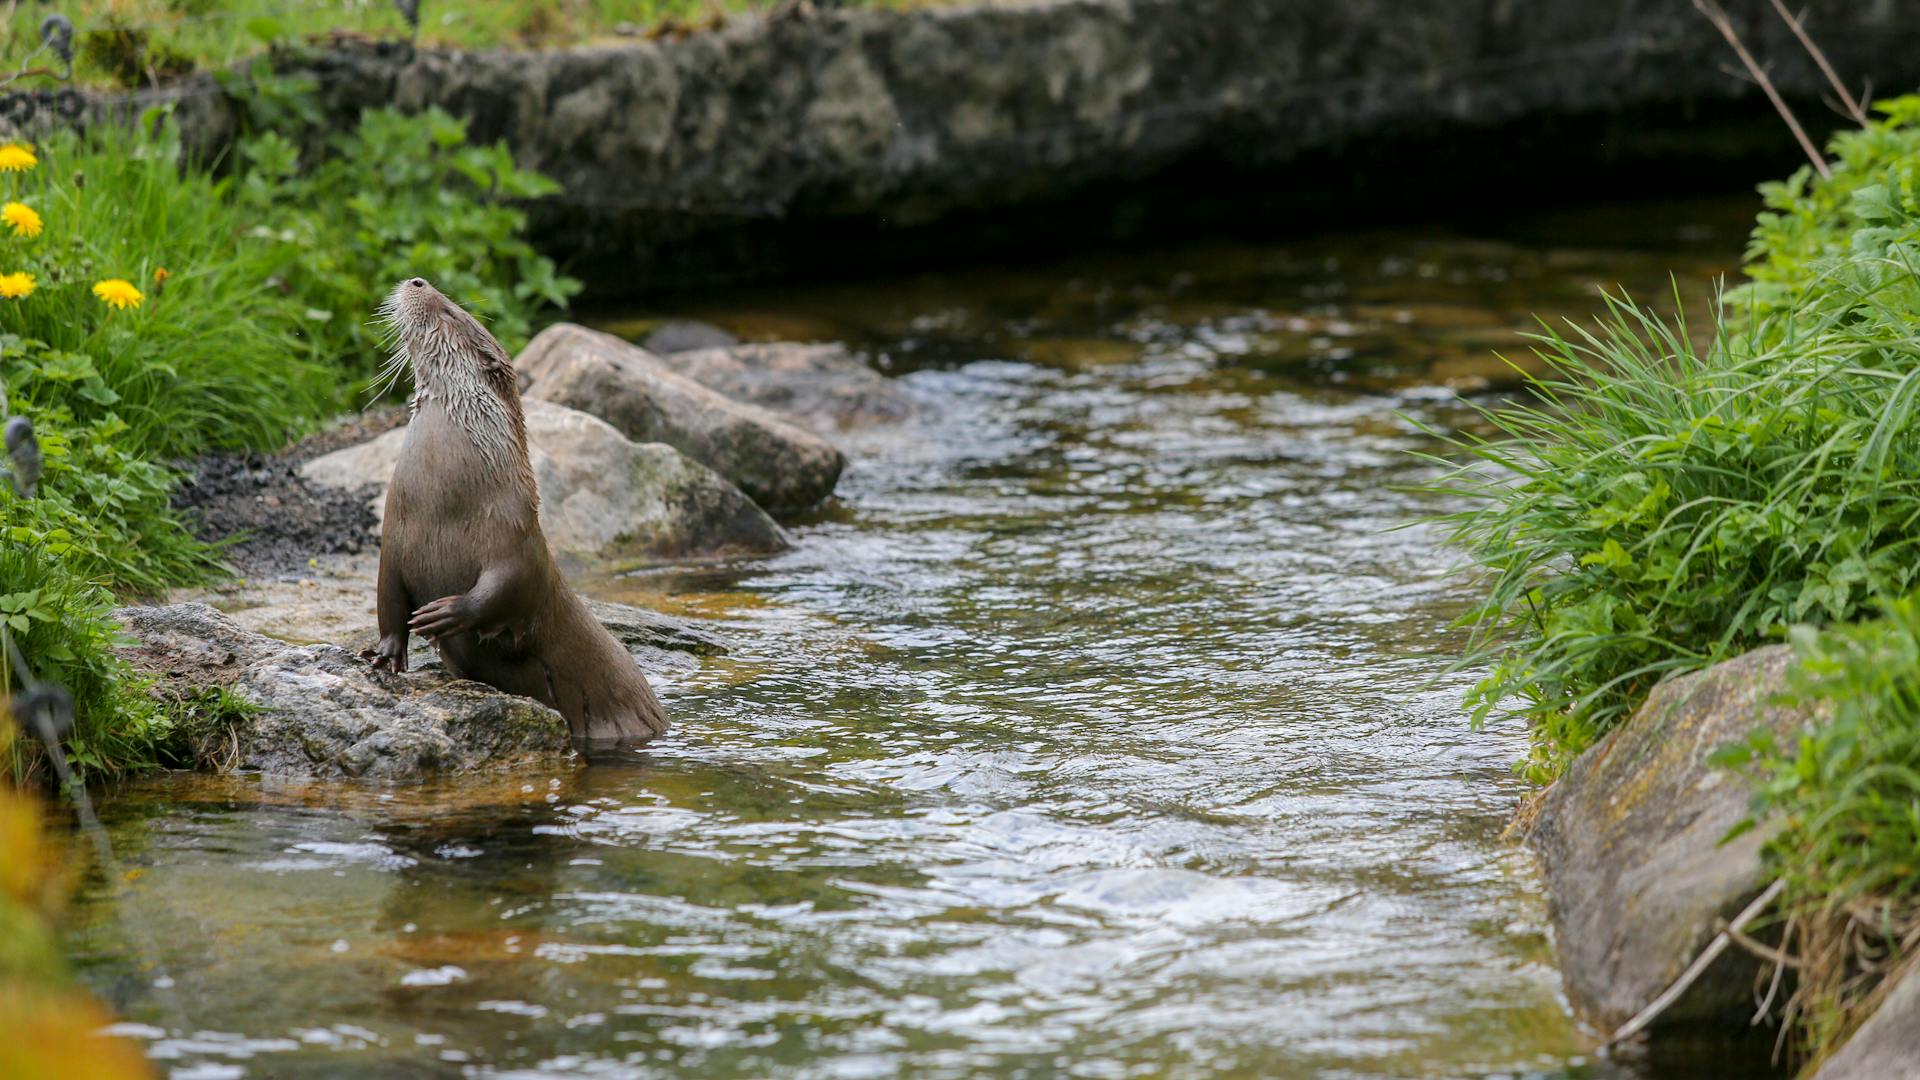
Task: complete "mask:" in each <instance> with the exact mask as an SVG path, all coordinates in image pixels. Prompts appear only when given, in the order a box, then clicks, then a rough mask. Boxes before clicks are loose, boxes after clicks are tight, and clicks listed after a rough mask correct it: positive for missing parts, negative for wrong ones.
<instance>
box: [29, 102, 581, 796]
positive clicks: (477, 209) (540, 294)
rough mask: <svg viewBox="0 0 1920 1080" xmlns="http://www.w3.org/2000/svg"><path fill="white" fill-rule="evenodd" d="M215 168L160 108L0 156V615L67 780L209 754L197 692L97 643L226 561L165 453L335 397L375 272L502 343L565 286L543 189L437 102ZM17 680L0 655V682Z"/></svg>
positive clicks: (364, 371) (338, 399) (291, 421)
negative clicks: (23, 451)
mask: <svg viewBox="0 0 1920 1080" xmlns="http://www.w3.org/2000/svg"><path fill="white" fill-rule="evenodd" d="M238 158H239V162H238V164H239V167H238V168H237V169H235V170H231V171H230V172H229V174H228V175H224V176H217V175H215V174H214V173H213V172H211V171H210V170H208V169H206V168H204V167H202V166H200V165H198V164H196V163H194V162H191V161H188V160H186V159H185V158H184V157H183V154H182V150H181V146H180V144H179V141H178V138H177V137H176V135H175V134H174V131H173V129H172V127H171V125H170V124H169V123H168V122H167V118H166V116H165V115H164V114H162V113H153V114H149V115H148V116H146V117H143V118H142V120H141V122H140V123H139V124H138V125H136V126H135V127H133V128H130V129H124V128H114V127H102V128H97V129H95V130H92V131H90V132H88V133H87V134H85V135H84V136H83V135H76V134H72V133H63V134H60V135H58V136H56V137H53V138H51V139H49V140H48V141H46V142H45V143H44V144H42V145H38V146H29V145H26V144H24V143H11V144H6V145H0V395H4V396H3V398H0V400H4V402H5V408H4V409H0V412H6V413H9V414H11V415H14V416H22V417H25V418H26V419H27V420H29V421H31V423H32V424H33V427H34V430H35V432H36V433H37V436H38V440H39V445H40V450H41V457H42V471H41V476H40V481H39V484H38V490H37V491H35V492H34V493H33V494H32V496H31V497H27V496H26V495H24V494H23V493H21V492H18V491H16V490H15V489H14V487H13V485H11V484H8V483H5V482H4V481H0V622H4V625H5V626H6V627H7V632H8V634H9V635H10V636H11V637H12V638H13V639H14V640H15V641H16V642H18V643H19V644H20V645H21V647H22V648H23V649H24V650H25V652H26V655H27V657H28V658H29V659H28V662H29V663H30V664H32V665H33V666H34V669H35V670H34V674H36V675H38V676H40V677H44V678H50V679H54V680H56V681H58V682H60V683H62V684H64V685H65V686H67V687H68V688H69V689H70V690H71V691H72V693H73V694H74V697H75V700H76V705H77V710H76V711H77V717H76V726H75V728H74V731H73V732H72V734H71V735H70V737H69V739H70V742H69V746H68V752H69V754H70V756H71V757H72V758H73V760H74V762H75V764H76V766H77V767H78V768H80V769H81V771H82V772H83V773H85V774H88V775H100V774H112V773H115V772H119V771H124V770H130V769H139V768H143V767H148V766H151V765H153V764H156V763H159V762H162V761H167V760H180V759H190V758H191V757H192V756H193V755H194V747H196V746H202V745H216V744H217V743H218V740H217V739H214V738H210V737H208V734H207V733H206V732H205V731H204V730H201V728H203V727H204V724H202V723H201V719H202V718H203V717H204V716H205V715H209V711H208V710H207V709H205V708H203V707H201V706H202V705H203V704H204V703H171V704H169V703H162V702H158V701H156V700H155V699H153V698H152V697H151V696H150V695H149V694H148V693H147V692H146V691H145V689H144V688H143V687H141V686H139V685H137V684H136V683H135V682H134V681H132V680H131V679H130V678H129V677H128V672H127V670H126V669H125V667H124V665H123V664H122V663H121V662H120V661H119V660H117V659H116V658H115V656H114V654H113V651H112V646H113V644H114V642H115V636H116V632H115V630H114V628H113V626H112V624H111V622H110V620H109V619H108V613H109V612H110V611H111V610H112V609H113V607H114V606H115V605H116V604H117V603H119V602H121V601H122V600H124V599H125V598H128V597H139V596H149V595H155V594H158V593H160V592H162V591H163V590H165V589H167V588H169V587H171V586H176V585H185V584H193V583H197V582H201V581H205V580H208V579H209V578H211V577H214V576H217V575H219V574H221V573H222V572H223V571H222V566H221V562H220V553H219V551H218V550H217V548H215V547H213V546H210V545H208V544H206V543H203V542H201V541H199V540H197V539H195V538H194V536H193V534H192V532H191V531H190V530H189V529H188V528H187V527H186V525H185V524H184V523H183V522H182V521H181V520H180V519H179V516H178V515H177V514H176V512H175V511H174V510H173V509H172V507H171V506H170V499H171V496H172V491H173V488H174V486H175V484H176V482H177V480H178V472H177V469H178V465H177V464H176V463H178V462H180V461H182V460H184V459H187V458H190V457H192V456H193V455H197V454H201V453H205V452H207V451H211V450H223V449H272V448H277V447H279V446H281V445H284V444H285V443H286V442H287V441H288V440H289V439H290V438H292V437H294V436H297V435H299V434H301V433H302V432H303V431H305V430H307V429H309V428H310V427H311V426H312V425H314V424H316V423H317V422H318V421H319V420H320V419H322V418H324V417H325V416H327V415H330V414H332V413H335V412H338V411H340V410H342V409H345V408H349V407H351V406H353V405H354V404H357V402H356V400H355V397H356V394H357V393H358V392H359V391H360V390H361V389H362V388H363V387H364V386H365V385H366V377H367V376H369V375H371V374H372V373H373V372H374V371H375V370H376V368H377V366H378V361H379V359H380V350H379V349H378V347H377V345H376V343H375V342H373V341H372V340H371V338H370V336H369V331H368V328H367V326H366V317H367V312H369V311H371V310H372V308H373V306H374V304H375V302H376V301H377V298H378V296H379V295H380V294H381V293H382V292H384V291H385V290H386V289H387V288H388V287H390V286H391V283H392V282H393V281H394V280H396V279H399V278H401V277H405V276H408V275H411V274H428V275H431V276H433V277H434V278H435V280H436V281H438V282H440V283H441V284H442V287H444V288H446V289H447V290H448V291H449V293H450V294H452V295H454V296H456V297H458V298H460V299H462V300H463V301H466V302H468V303H469V304H471V305H473V306H474V308H475V309H476V311H477V312H478V313H479V314H480V315H481V316H482V317H484V318H487V319H488V320H489V321H490V322H491V324H492V325H493V326H494V327H495V328H496V332H497V333H498V335H499V336H500V337H501V338H502V339H503V340H504V341H506V342H507V343H509V345H510V346H512V345H517V344H518V343H519V342H521V341H524V339H525V338H526V336H527V335H528V334H530V333H531V330H532V329H533V320H534V319H535V318H536V317H537V313H538V312H539V311H540V310H542V309H543V308H546V307H550V306H555V305H562V304H564V303H566V301H567V300H568V299H569V298H570V297H571V296H572V295H574V294H575V293H576V292H577V291H578V290H579V283H578V282H576V281H574V280H572V279H571V278H567V277H564V276H562V275H560V274H558V273H557V272H556V271H555V269H554V266H553V264H552V263H551V262H550V261H549V260H547V259H546V258H545V257H543V256H541V255H539V254H538V253H537V252H535V251H534V249H533V248H532V246H531V245H530V244H529V243H528V241H527V239H526V233H527V228H528V225H527V218H526V215H525V212H524V211H523V210H522V209H520V208H519V206H518V205H517V203H518V201H520V200H525V199H532V198H538V197H541V196H543V195H546V194H549V193H550V192H551V191H552V190H553V186H552V184H551V182H550V181H547V180H546V179H545V178H543V177H540V176H538V175H536V174H533V173H530V172H527V171H525V170H522V169H519V168H518V167H517V166H515V164H514V163H513V160H512V158H511V156H510V155H509V154H508V153H507V152H506V150H505V148H504V147H499V146H494V147H481V146H474V145H470V144H469V143H468V140H467V137H466V129H465V127H464V126H463V125H462V124H461V123H460V122H458V121H456V120H454V119H453V118H451V117H449V116H447V115H446V114H445V113H443V112H439V111H438V110H434V111H430V112H428V113H425V114H422V115H419V116H403V115H401V114H399V113H397V112H394V111H391V110H382V111H377V112H369V113H368V114H366V115H365V116H364V117H363V119H362V122H361V124H360V125H359V127H358V128H357V129H355V130H354V131H352V132H350V133H347V134H345V135H342V136H341V137H339V138H338V139H336V140H335V141H334V142H333V143H331V144H330V145H329V146H327V147H325V148H324V150H323V152H320V153H317V154H313V155H310V156H309V157H308V159H307V160H304V161H303V160H302V159H301V157H300V156H299V154H298V153H297V152H296V151H295V150H294V144H293V142H292V141H291V140H290V139H288V138H287V137H286V136H285V135H283V134H280V133H277V132H272V133H268V134H262V135H257V136H253V137H251V138H248V139H246V140H244V141H243V143H242V145H241V148H240V152H239V155H238ZM21 682H22V680H21V677H20V673H16V672H14V671H13V670H12V667H11V664H10V662H8V661H6V660H5V659H4V658H0V692H4V693H11V692H12V691H13V690H15V689H17V687H18V686H19V685H20V684H21ZM231 712H232V710H227V709H216V710H213V711H212V713H213V714H218V715H230V714H231ZM8 759H9V760H11V761H12V762H13V767H14V770H15V772H16V774H18V773H19V772H21V771H23V770H26V769H30V768H31V767H32V762H33V757H32V755H31V754H25V755H22V754H18V753H10V754H9V755H8Z"/></svg>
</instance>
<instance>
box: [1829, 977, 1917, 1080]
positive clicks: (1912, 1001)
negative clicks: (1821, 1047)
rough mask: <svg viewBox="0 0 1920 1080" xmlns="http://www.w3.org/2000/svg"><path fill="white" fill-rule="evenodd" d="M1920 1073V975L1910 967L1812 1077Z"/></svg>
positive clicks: (1850, 1079)
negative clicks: (1915, 973)
mask: <svg viewBox="0 0 1920 1080" xmlns="http://www.w3.org/2000/svg"><path fill="white" fill-rule="evenodd" d="M1895 1076H1920V977H1916V976H1915V975H1914V973H1913V971H1912V970H1911V969H1909V970H1908V972H1907V973H1906V975H1905V976H1904V977H1901V978H1900V981H1899V983H1898V984H1896V985H1895V986H1894V988H1893V991H1892V992H1891V993H1889V994H1888V995H1887V996H1886V999H1885V1000H1884V1001H1882V1002H1881V1003H1880V1007H1879V1008H1877V1009H1875V1010H1874V1011H1873V1015H1872V1016H1870V1017H1868V1018H1867V1022H1866V1023H1864V1024H1862V1025H1860V1030H1859V1031H1856V1032H1854V1033H1853V1038H1851V1039H1848V1040H1847V1043H1846V1045H1845V1046H1842V1047H1841V1048H1840V1051H1839V1053H1836V1054H1834V1055H1833V1056H1832V1057H1830V1058H1828V1059H1827V1061H1826V1064H1824V1065H1821V1066H1820V1071H1818V1072H1816V1073H1814V1074H1813V1080H1886V1078H1888V1077H1895Z"/></svg>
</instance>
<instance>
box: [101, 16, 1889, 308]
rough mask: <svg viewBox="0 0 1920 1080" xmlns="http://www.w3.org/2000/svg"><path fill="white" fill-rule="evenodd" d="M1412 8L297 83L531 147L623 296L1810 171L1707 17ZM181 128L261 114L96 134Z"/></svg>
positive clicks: (1878, 57) (220, 97) (1884, 45)
mask: <svg viewBox="0 0 1920 1080" xmlns="http://www.w3.org/2000/svg"><path fill="white" fill-rule="evenodd" d="M1727 6H1728V7H1729V8H1730V9H1731V10H1732V12H1733V14H1734V16H1735V18H1736V20H1737V21H1738V23H1739V24H1740V25H1741V27H1742V28H1743V32H1744V34H1745V36H1746V40H1747V42H1748V43H1749V45H1750V46H1751V47H1752V48H1753V49H1754V50H1755V52H1756V53H1758V55H1760V56H1761V57H1762V58H1763V59H1764V60H1766V61H1767V62H1768V64H1769V67H1770V68H1771V70H1772V77H1773V78H1774V80H1775V81H1776V82H1777V83H1778V84H1779V86H1780V87H1781V89H1782V90H1783V92H1785V93H1786V94H1788V95H1789V96H1791V97H1793V98H1794V99H1795V100H1797V101H1801V102H1802V103H1803V104H1811V105H1812V107H1811V108H1802V110H1801V113H1802V116H1803V117H1805V118H1807V120H1808V122H1809V123H1811V124H1814V125H1815V126H1816V127H1818V126H1819V125H1820V124H1822V123H1824V122H1825V118H1827V117H1828V113H1827V111H1826V110H1825V109H1824V108H1823V107H1821V106H1820V105H1819V104H1818V102H1819V99H1820V97H1821V96H1822V95H1823V94H1825V93H1826V92H1827V88H1826V84H1825V82H1824V81H1823V80H1822V78H1821V76H1820V74H1819V73H1818V71H1816V70H1815V69H1814V68H1813V66H1812V64H1811V63H1810V62H1809V61H1808V60H1807V58H1806V56H1805V55H1804V54H1803V52H1802V51H1801V50H1800V48H1799V47H1798V46H1797V45H1796V44H1794V43H1793V41H1792V39H1791V37H1790V36H1789V35H1788V32H1787V30H1786V29H1785V27H1783V26H1782V25H1781V24H1780V22H1779V20H1778V19H1777V18H1776V17H1775V16H1774V15H1773V14H1772V12H1771V9H1770V8H1769V7H1768V5H1767V4H1766V2H1765V0H1735V2H1730V3H1729V4H1728V5H1727ZM1418 7H1419V10H1417V11H1416V10H1414V9H1412V8H1409V7H1407V6H1406V5H1400V4H1393V3H1383V2H1378V0H1372V2H1362V3H1342V4H1328V3H1323V2H1321V0H1256V2H1252V3H1248V2H1245V0H1036V2H1031V3H1015V4H993V5H954V6H947V5H934V6H930V7H925V8H916V9H913V10H909V11H884V10H838V11H830V12H823V13H820V14H818V15H816V16H814V17H810V18H754V17H749V18H744V19H741V20H737V21H735V22H734V23H732V24H730V25H728V26H727V27H726V28H724V29H722V30H720V31H718V32H714V33H703V34H698V35H695V36H693V37H690V38H688V39H686V40H682V41H666V42H658V43H653V42H630V43H622V44H609V45H601V46H593V47H585V48H576V49H565V50H557V51H552V52H534V53H527V52H511V51H503V52H482V53H437V52H432V51H425V50H422V51H415V50H413V49H412V48H411V47H410V46H407V45H405V44H404V43H387V44H383V45H379V46H366V47H361V48H349V49H338V50H333V51H327V52H323V53H320V54H317V55H306V56H286V57H283V58H282V59H281V61H280V65H279V66H280V68H281V70H282V72H283V73H284V74H287V75H291V76H300V77H310V78H312V79H313V80H315V82H316V84H317V91H316V93H317V101H318V104H319V108H320V109H321V111H322V113H323V114H324V116H325V117H326V118H327V124H328V126H331V127H334V128H340V127H344V126H349V125H351V123H352V121H353V120H354V118H356V117H357V116H358V114H359V113H360V111H361V110H362V109H365V108H368V107H371V106H379V105H388V104H395V105H398V106H400V107H401V108H402V109H405V110H408V111H415V110H421V109H425V108H427V107H429V106H439V107H441V108H444V109H446V110H448V111H449V112H451V113H453V114H454V115H456V116H459V117H462V118H464V119H466V120H467V121H468V122H469V123H470V125H471V132H472V135H473V136H474V138H475V140H476V141H492V140H496V139H502V140H505V141H506V143H507V144H508V145H509V146H510V147H511V148H512V149H513V152H514V154H515V156H516V158H517V159H518V160H519V162H520V164H522V165H523V166H527V167H531V168H534V169H537V170H539V171H541V172H543V173H545V174H547V175H549V176H551V177H553V178H554V179H556V180H558V181H559V182H560V184H561V186H562V191H561V193H560V194H559V195H558V196H557V197H555V198H553V199H549V200H543V201H541V202H540V203H539V204H537V205H536V206H535V207H534V208H533V209H534V213H535V215H536V220H537V223H538V225H539V230H538V233H539V237H540V242H541V244H542V246H543V247H545V248H546V249H547V250H550V251H555V252H561V253H564V254H566V255H567V256H568V257H569V258H570V259H571V260H573V262H574V265H575V267H576V268H577V269H578V270H579V271H581V273H582V276H583V277H586V278H588V279H589V280H590V281H592V282H594V284H595V287H596V288H597V289H599V290H601V291H602V292H603V293H606V294H610V295H614V294H636V293H658V292H662V291H667V290H674V289H689V288H694V287H699V286H704V285H709V284H713V283H716V282H734V281H741V280H748V279H757V278H780V277H795V276H800V277H806V276H813V275H817V274H819V273H822V272H829V271H831V272H853V273H867V274H870V273H872V272H874V271H876V270H879V269H884V268H888V267H898V266H911V265H921V266H925V265H931V264H948V265H951V264H952V263H953V262H954V261H955V260H957V259H962V258H973V257H982V256H988V255H992V254H995V253H1006V252H1010V251H1019V252H1036V251H1047V250H1066V249H1072V248H1080V249H1084V248H1087V247H1092V246H1099V245H1102V244H1106V243H1111V242H1113V241H1114V240H1117V239H1131V240H1134V241H1136V242H1137V241H1140V240H1143V239H1153V238H1160V239H1163V240H1164V239H1177V238H1187V237H1191V236H1192V235H1194V233H1195V232H1196V231H1197V230H1204V229H1221V230H1230V231H1231V232H1232V233H1233V234H1235V235H1241V236H1244V235H1247V234H1248V232H1249V231H1251V230H1259V229H1281V230H1286V231H1289V232H1292V233H1295V234H1297V233H1298V232H1299V231H1301V230H1302V229H1303V228H1309V227H1315V226H1321V227H1324V225H1325V224H1326V223H1327V222H1328V221H1329V220H1346V221H1350V222H1356V223H1358V224H1360V225H1361V226H1362V227H1372V226H1378V225H1379V224H1381V223H1382V222H1385V221H1391V220H1419V219H1421V218H1424V217H1431V216H1433V215H1439V214H1454V213H1457V212H1458V211H1459V209H1460V208H1461V207H1474V206H1485V207H1488V208H1489V209H1490V210H1494V211H1495V212H1502V213H1504V212H1509V211H1511V210H1512V209H1514V208H1515V207H1518V206H1522V205H1525V204H1528V203H1534V204H1536V205H1551V204H1565V203H1567V202H1570V201H1574V200H1579V199H1582V198H1619V197H1622V196H1628V195H1633V194H1638V193H1645V194H1658V195H1663V196H1668V197H1671V196H1674V195H1676V194H1682V193H1685V192H1687V191H1691V190H1702V189H1712V190H1719V189H1723V188H1724V187H1726V186H1730V185H1734V184H1744V183H1747V182H1750V178H1752V177H1756V176H1770V175H1781V174H1784V173H1785V172H1787V171H1789V170H1790V169H1792V168H1793V167H1794V166H1795V164H1796V163H1797V162H1796V161H1795V156H1794V150H1793V148H1792V143H1791V140H1790V139H1788V138H1787V137H1786V136H1785V134H1784V133H1783V132H1782V131H1781V130H1780V128H1779V125H1778V121H1777V119H1775V118H1774V117H1773V116H1772V114H1771V112H1770V111H1769V110H1768V108H1767V106H1766V104H1765V103H1764V101H1763V100H1762V99H1761V97H1760V95H1759V93H1758V91H1757V89H1756V88H1755V87H1753V86H1752V85H1750V84H1749V83H1747V82H1745V81H1744V80H1740V79H1736V78H1732V77H1729V76H1728V75H1726V74H1725V73H1724V72H1723V71H1722V70H1721V69H1720V61H1721V60H1722V59H1723V58H1724V57H1725V45H1724V43H1723V42H1722V41H1720V39H1719V38H1718V37H1717V36H1716V35H1715V33H1714V31H1713V30H1712V28H1711V27H1710V26H1708V25H1707V24H1706V22H1705V20H1703V19H1701V18H1700V17H1699V16H1698V15H1697V14H1696V13H1695V12H1694V11H1693V10H1692V8H1691V7H1690V6H1689V5H1687V4H1685V3H1672V2H1669V0H1608V2H1603V3H1594V2H1587V0H1536V2H1531V3H1512V2H1509V0H1448V2H1446V3H1443V4H1438V5H1421V6H1418ZM1805 7H1806V8H1807V9H1808V22H1809V25H1810V26H1811V27H1812V29H1813V31H1814V32H1815V34H1816V35H1817V36H1818V37H1819V38H1820V40H1821V41H1822V43H1823V44H1824V45H1825V47H1826V48H1827V50H1828V52H1829V53H1830V55H1831V57H1832V59H1833V61H1834V63H1835V64H1836V65H1837V66H1838V67H1839V70H1840V71H1841V72H1843V73H1845V74H1847V75H1848V76H1849V77H1851V78H1852V80H1853V81H1854V82H1855V83H1856V84H1857V83H1858V82H1860V81H1862V80H1866V81H1870V82H1871V83H1872V85H1873V86H1875V87H1876V88H1879V87H1887V88H1895V87H1900V86H1906V85H1911V84H1914V83H1915V82H1920V11H1916V10H1915V9H1914V8H1913V7H1912V6H1911V5H1905V4H1898V3H1890V2H1877V3H1857V2H1851V0H1820V2H1814V3H1811V4H1807V5H1805ZM168 101H171V102H174V103H176V105H177V108H178V110H179V116H180V120H181V125H182V129H183V131H184V132H185V133H186V134H187V136H188V138H189V141H190V142H191V143H193V144H195V145H197V146H199V147H200V148H201V150H202V151H203V152H205V153H208V154H211V155H217V154H219V153H221V152H223V151H225V150H227V149H228V148H230V147H231V145H232V143H233V141H234V138H235V136H236V135H237V133H238V131H239V130H240V126H241V120H242V108H241V106H239V105H238V104H237V103H236V102H235V101H234V100H233V99H232V98H230V97H228V96H227V95H226V94H225V93H224V92H222V91H221V90H220V89H219V87H218V86H217V85H216V84H215V83H214V81H213V80H211V79H204V78H203V79H196V80H189V81H188V82H186V83H183V84H180V85H179V86H176V87H173V88H170V89H168V90H163V91H157V92H151V93H143V94H139V95H135V96H134V97H133V98H132V99H131V100H127V99H111V100H99V101H96V102H95V103H94V107H95V108H96V109H100V110H107V111H114V110H120V111H130V110H134V109H138V108H141V107H145V106H147V105H150V104H156V103H163V102H168ZM1816 134H1817V132H1816ZM320 135H324V131H323V132H321V133H320ZM316 137H320V136H319V135H317V136H316ZM1411 176H1418V177H1419V182H1418V183H1417V184H1414V183H1408V182H1407V178H1408V177H1411Z"/></svg>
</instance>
